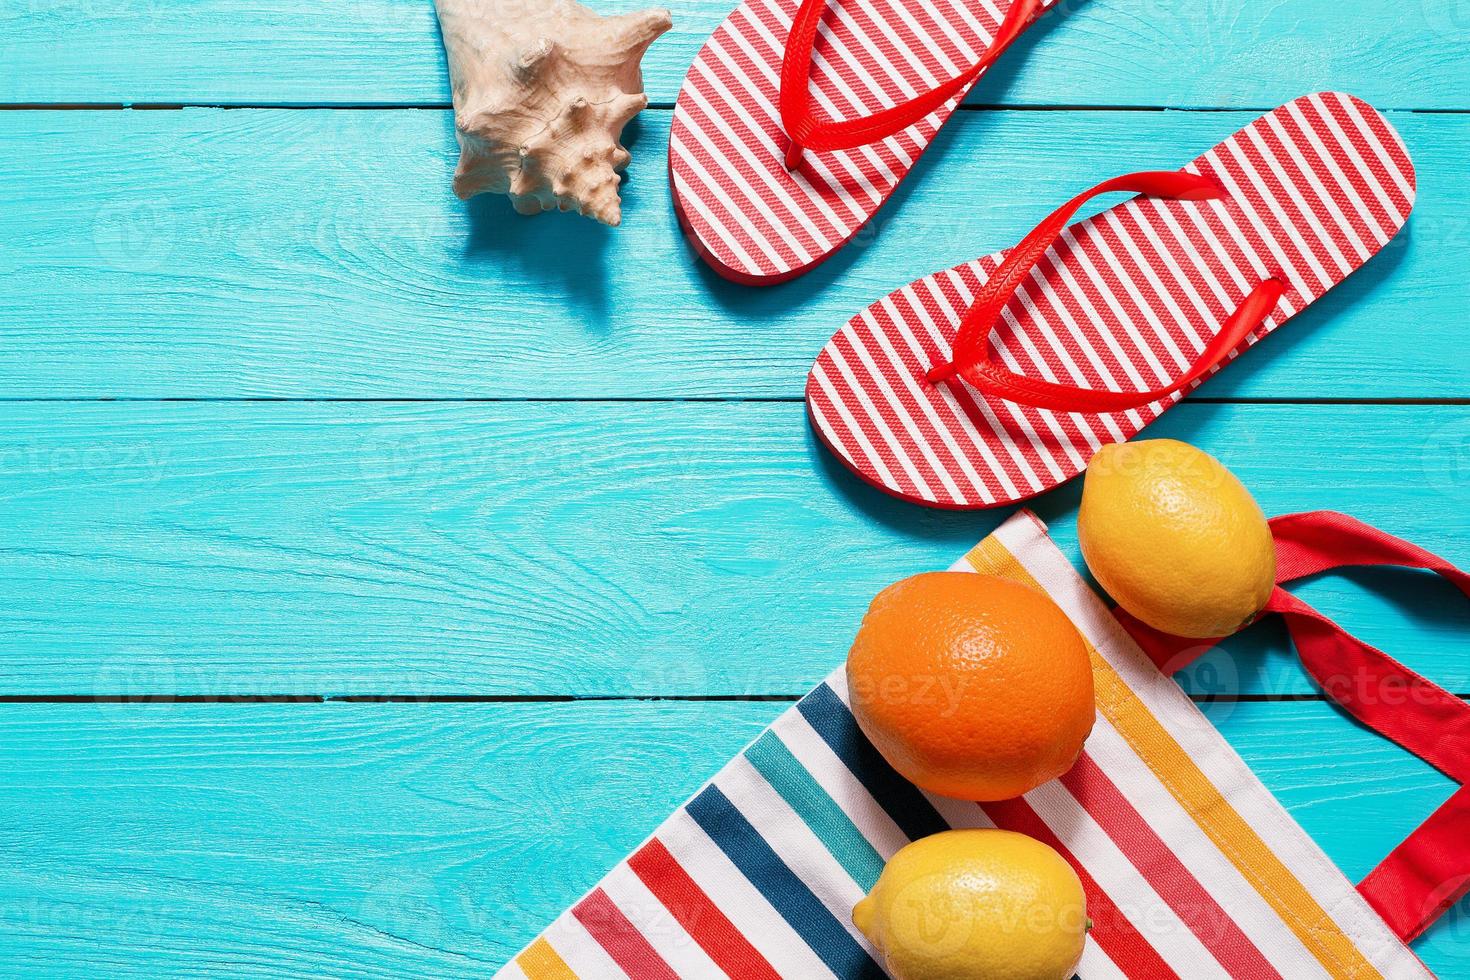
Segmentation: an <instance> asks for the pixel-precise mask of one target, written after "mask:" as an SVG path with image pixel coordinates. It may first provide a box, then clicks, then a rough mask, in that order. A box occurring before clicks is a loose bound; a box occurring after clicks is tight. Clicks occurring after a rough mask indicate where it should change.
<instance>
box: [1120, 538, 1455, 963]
mask: <svg viewBox="0 0 1470 980" xmlns="http://www.w3.org/2000/svg"><path fill="white" fill-rule="evenodd" d="M1271 533H1272V535H1273V536H1274V537H1275V539H1276V581H1277V588H1276V590H1275V592H1273V593H1272V595H1271V600H1270V602H1269V603H1268V604H1267V605H1266V611H1267V612H1276V613H1280V614H1281V615H1282V617H1283V618H1284V619H1285V620H1286V626H1287V629H1288V630H1289V631H1290V632H1291V638H1292V642H1293V643H1294V644H1295V645H1296V648H1297V653H1298V654H1299V655H1300V657H1301V660H1302V664H1303V666H1304V667H1305V668H1306V670H1307V673H1308V674H1310V675H1311V676H1312V678H1313V680H1315V681H1316V682H1317V684H1318V686H1319V687H1321V689H1322V690H1323V692H1324V693H1326V694H1327V696H1328V697H1330V698H1331V699H1332V700H1333V701H1335V702H1336V703H1337V704H1339V705H1340V706H1341V707H1342V708H1343V709H1344V710H1345V711H1347V712H1348V713H1349V714H1351V715H1352V716H1353V717H1354V718H1356V719H1357V720H1358V721H1360V722H1362V723H1363V724H1364V725H1366V726H1367V727H1368V728H1371V729H1372V730H1373V731H1375V732H1378V733H1379V734H1380V735H1383V736H1384V737H1385V738H1388V739H1390V740H1391V741H1393V742H1395V743H1396V744H1398V745H1400V746H1402V747H1404V748H1405V749H1407V750H1408V751H1410V752H1412V753H1414V755H1416V756H1418V757H1419V758H1421V759H1423V760H1424V761H1425V762H1427V763H1429V764H1430V765H1432V766H1434V767H1435V768H1436V769H1438V770H1439V771H1440V772H1442V773H1444V774H1445V775H1446V776H1449V777H1450V778H1451V779H1453V780H1455V781H1456V782H1458V783H1460V784H1461V789H1460V790H1459V791H1458V792H1456V793H1455V795H1454V796H1452V797H1450V799H1449V801H1448V802H1446V803H1445V804H1444V805H1443V806H1441V807H1440V808H1439V810H1437V811H1436V812H1435V813H1434V815H1433V816H1431V817H1430V818H1429V819H1428V820H1426V821H1425V822H1424V823H1423V824H1422V825H1421V826H1420V827H1419V828H1418V829H1417V830H1415V831H1414V833H1412V834H1411V835H1409V838H1408V839H1407V840H1405V841H1404V842H1403V844H1401V845H1399V847H1398V848H1396V849H1395V850H1394V851H1393V853H1392V854H1390V855H1389V856H1388V857H1387V858H1385V859H1384V861H1383V863H1382V864H1380V865H1379V866H1378V867H1377V868H1375V869H1374V870H1373V872H1372V873H1371V874H1369V875H1368V877H1366V878H1364V879H1363V881H1362V883H1361V884H1360V885H1359V886H1358V891H1359V892H1361V893H1362V894H1363V896H1364V898H1366V899H1367V901H1368V903H1369V904H1370V905H1372V906H1373V908H1374V909H1375V910H1377V912H1378V913H1379V914H1380V915H1381V916H1383V919H1384V921H1385V922H1387V923H1388V925H1389V926H1390V927H1392V928H1393V930H1394V932H1395V933H1397V934H1398V936H1399V937H1400V938H1401V939H1403V940H1404V941H1405V942H1408V941H1409V940H1411V939H1413V938H1414V937H1415V936H1417V935H1419V934H1420V933H1421V932H1423V931H1424V929H1425V928H1426V927H1427V926H1428V925H1429V924H1430V923H1432V922H1433V921H1434V920H1435V919H1436V918H1438V917H1439V916H1440V914H1441V913H1443V912H1444V911H1445V909H1447V908H1449V907H1450V906H1452V905H1453V904H1454V903H1455V902H1456V901H1458V900H1459V898H1460V897H1461V896H1462V895H1464V894H1465V893H1466V891H1467V890H1470V790H1467V789H1465V788H1464V786H1465V784H1466V783H1467V782H1470V704H1467V703H1466V702H1465V701H1463V700H1461V699H1460V698H1457V697H1455V696H1454V695H1453V694H1450V693H1449V692H1448V691H1446V690H1444V689H1443V688H1441V687H1439V686H1438V685H1437V684H1434V683H1432V682H1430V681H1428V680H1426V679H1425V678H1424V677H1421V676H1420V675H1419V674H1417V673H1415V672H1414V671H1412V670H1410V669H1409V668H1407V667H1405V666H1404V665H1403V664H1401V663H1399V662H1398V661H1396V660H1394V659H1393V658H1392V657H1390V656H1388V655H1387V654H1385V653H1383V652H1382V651H1381V650H1378V649H1376V648H1374V647H1372V646H1369V645H1368V644H1366V643H1364V642H1363V641H1362V640H1359V639H1358V638H1356V637H1354V636H1353V635H1352V634H1350V633H1348V632H1347V631H1345V630H1344V629H1343V628H1342V627H1341V626H1338V625H1337V624H1336V623H1334V622H1333V621H1332V620H1330V619H1328V618H1327V617H1326V616H1324V615H1322V614H1321V613H1319V612H1317V611H1316V610H1315V609H1313V608H1312V607H1311V606H1309V605H1307V604H1306V603H1305V602H1303V601H1302V600H1300V599H1298V598H1297V597H1296V596H1294V595H1292V594H1291V593H1289V592H1287V591H1286V590H1285V589H1283V588H1281V587H1280V586H1281V585H1282V584H1284V583H1287V582H1291V581H1294V580H1296V579H1299V578H1302V577H1304V576H1307V575H1315V574H1318V573H1319V572H1324V571H1330V570H1332V569H1336V568H1343V567H1350V566H1362V565H1369V566H1371V565H1400V566H1404V567H1408V568H1422V569H1427V570H1429V571H1432V572H1435V573H1437V574H1439V575H1441V576H1443V577H1444V578H1446V579H1448V580H1449V581H1450V582H1452V583H1453V584H1454V585H1455V586H1456V587H1457V588H1458V589H1459V590H1460V591H1461V592H1463V593H1464V594H1465V595H1466V596H1467V597H1470V575H1467V574H1466V573H1464V572H1462V571H1461V570H1460V569H1458V568H1456V567H1455V566H1454V565H1452V564H1450V563H1449V562H1447V561H1445V560H1444V559H1442V558H1440V557H1438V556H1436V555H1434V554H1431V553H1430V552H1428V551H1425V550H1424V549H1423V548H1420V547H1418V546H1417V545H1414V544H1410V543H1409V542H1407V541H1404V540H1402V539H1400V538H1396V537H1394V536H1393V535H1391V534H1385V533H1384V532H1383V531H1380V530H1378V529H1377V528H1375V527H1372V526H1370V525H1368V524H1364V523H1363V522H1362V521H1359V520H1356V519H1355V518H1352V517H1349V516H1347V515H1346V514H1338V513H1335V512H1333V511H1314V512H1311V513H1305V514H1287V515H1285V516H1283V517H1277V518H1273V519H1272V521H1271ZM1119 619H1120V620H1121V621H1122V622H1123V624H1124V626H1125V627H1127V629H1128V631H1129V632H1130V633H1132V634H1133V635H1134V637H1135V638H1136V639H1138V641H1139V644H1140V645H1141V646H1143V647H1144V649H1145V650H1146V651H1147V652H1148V653H1149V655H1150V656H1151V657H1152V658H1153V659H1154V661H1155V663H1158V664H1160V665H1161V666H1163V665H1165V664H1167V665H1168V666H1167V667H1164V669H1165V670H1167V671H1170V672H1172V671H1173V670H1177V669H1178V668H1180V667H1182V666H1184V664H1186V663H1188V662H1189V661H1190V660H1192V659H1193V655H1197V654H1198V653H1200V652H1203V651H1204V650H1207V649H1209V647H1210V646H1212V645H1213V642H1212V641H1210V640H1189V639H1184V638H1183V637H1177V636H1169V635H1167V634H1164V633H1160V632H1158V631H1157V630H1153V629H1150V628H1149V627H1147V626H1144V625H1143V624H1141V623H1139V622H1138V621H1137V620H1135V619H1133V618H1132V617H1130V616H1128V615H1127V614H1122V615H1120V616H1119Z"/></svg>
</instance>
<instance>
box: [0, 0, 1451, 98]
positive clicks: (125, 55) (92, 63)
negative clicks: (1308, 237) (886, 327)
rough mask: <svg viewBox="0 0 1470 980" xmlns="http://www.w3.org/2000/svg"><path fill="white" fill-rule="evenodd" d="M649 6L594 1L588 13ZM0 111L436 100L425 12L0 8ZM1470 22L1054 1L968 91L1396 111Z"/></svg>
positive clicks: (430, 20)
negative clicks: (1339, 104)
mask: <svg viewBox="0 0 1470 980" xmlns="http://www.w3.org/2000/svg"><path fill="white" fill-rule="evenodd" d="M646 5H647V4H646V3H645V2H644V0H601V2H600V3H599V4H598V5H597V6H598V9H599V10H605V11H609V12H619V11H624V10H632V9H637V8H639V7H642V6H646ZM669 6H670V7H672V8H673V11H674V30H673V31H672V32H670V33H669V34H668V35H667V36H666V37H664V38H663V39H661V40H660V41H659V42H658V43H657V44H655V45H654V46H653V48H652V49H651V50H650V51H649V53H648V56H647V57H646V58H645V60H644V66H645V67H644V73H645V85H646V87H647V90H648V92H649V94H650V97H651V98H652V99H653V100H654V101H664V102H671V101H672V100H673V99H674V97H675V95H676V94H677V92H678V89H679V85H680V83H681V82H682V81H683V78H684V73H685V71H686V70H687V69H688V66H689V63H690V61H692V60H693V58H694V54H695V52H696V51H698V50H699V47H700V45H702V44H703V43H704V40H705V38H706V37H707V35H708V34H709V33H710V32H711V31H712V30H714V28H715V26H716V25H717V24H719V22H720V21H721V20H722V19H724V17H725V15H726V14H727V13H728V12H729V10H730V9H731V8H732V7H733V6H734V3H733V2H731V0H682V2H680V3H673V4H669ZM0 26H3V29H4V32H5V37H6V42H7V43H6V47H5V49H4V54H3V61H0V69H3V70H0V101H3V102H21V103H39V102H67V103H71V102H128V103H131V102H166V103H180V102H183V103H195V104H198V103H206V104H216V103H248V104H261V103H286V104H336V103H341V104H361V103H397V104H404V103H407V104H414V105H418V104H423V103H447V102H448V100H449V84H448V80H447V78H446V74H445V68H444V54H443V51H442V50H441V47H440V43H439V33H438V29H437V26H436V24H435V22H434V14H433V10H432V7H431V5H430V4H428V3H421V2H416V0H352V2H351V3H335V4H330V5H313V4H300V3H296V2H293V0H248V2H246V0H196V2H194V3H191V4H190V5H189V12H188V16H187V17H184V16H178V15H177V11H176V9H175V8H174V7H172V6H171V5H169V4H166V3H163V2H161V0H113V2H109V3H107V4H105V5H98V4H92V3H75V2H60V0H33V2H30V3H20V4H12V5H10V7H9V8H8V9H7V10H5V11H4V12H3V13H0ZM1467 42H1470V15H1467V14H1466V13H1465V9H1464V7H1463V5H1462V4H1461V3H1458V2H1456V0H1408V2H1395V0H1355V2H1353V3H1341V2H1338V0H1255V2H1252V3H1229V4H1222V3H1220V2H1219V0H1174V2H1170V3H1148V4H1139V3H1137V2H1136V0H1080V2H1069V3H1065V4H1062V5H1061V9H1060V11H1059V12H1056V13H1053V14H1052V15H1050V16H1049V17H1047V19H1046V20H1045V21H1044V22H1043V24H1042V25H1039V26H1038V27H1036V28H1033V29H1032V31H1031V32H1030V33H1029V34H1028V36H1027V37H1026V38H1025V39H1023V41H1022V42H1021V44H1019V45H1018V50H1016V51H1013V52H1011V53H1010V54H1008V55H1007V57H1006V58H1005V60H1004V61H1003V62H1002V63H1001V65H1000V66H999V68H998V69H997V77H995V78H993V79H988V80H987V81H986V83H985V84H983V85H981V86H980V87H979V90H978V91H977V92H976V93H975V95H974V96H973V98H974V99H976V100H978V101H981V102H984V103H987V104H994V103H997V102H1006V103H1010V104H1019V105H1104V106H1110V105H1147V106H1154V105H1171V106H1182V107H1210V108H1217V107H1221V106H1250V107H1257V108H1270V107H1271V106H1274V105H1277V104H1279V103H1282V102H1285V101H1287V100H1288V99H1291V98H1294V97H1296V96H1298V95H1300V94H1302V93H1303V92H1305V91H1308V90H1310V89H1311V88H1313V87H1316V88H1323V87H1329V86H1336V87H1347V88H1349V89H1352V90H1354V91H1357V92H1358V93H1359V94H1360V95H1362V96H1363V97H1364V98H1367V99H1369V100H1371V101H1373V102H1375V103H1380V104H1382V105H1384V106H1388V107H1393V108H1410V109H1464V108H1467V107H1470V69H1467V65H1466V61H1465V58H1464V56H1463V53H1464V48H1465V45H1466V43H1467Z"/></svg>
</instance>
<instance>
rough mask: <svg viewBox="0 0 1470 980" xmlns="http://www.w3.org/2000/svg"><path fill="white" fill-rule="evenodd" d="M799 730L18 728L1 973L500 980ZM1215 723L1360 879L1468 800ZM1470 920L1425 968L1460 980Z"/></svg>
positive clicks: (44, 721)
mask: <svg viewBox="0 0 1470 980" xmlns="http://www.w3.org/2000/svg"><path fill="white" fill-rule="evenodd" d="M785 707H787V706H786V705H781V704H739V703H733V704H732V703H712V702H698V703H668V702H665V703H632V704H630V703H600V704H599V703H578V704H559V705H503V704H499V705H497V704H466V705H445V704H431V705H425V704H419V705H381V704H376V705H342V704H329V705H253V706H248V707H247V706H226V705H172V706H163V705H147V706H144V705H31V706H16V705H9V706H0V767H3V769H4V771H5V773H6V778H5V779H4V780H3V781H0V835H3V837H4V839H5V840H7V841H8V842H14V843H16V844H18V845H19V847H16V848H10V847H7V848H5V849H0V909H3V910H4V912H3V920H0V921H4V924H5V928H3V929H0V962H4V963H5V964H6V969H7V970H8V971H13V972H14V973H15V975H21V976H26V977H35V978H43V977H73V976H81V975H85V976H99V975H106V976H148V977H150V978H160V977H173V976H199V975H203V974H205V973H206V972H210V973H212V974H214V975H228V976H250V977H260V978H267V977H282V978H284V977H295V976H302V975H311V976H321V977H395V978H418V977H424V978H429V977H433V978H448V977H470V976H480V977H483V976H485V975H487V974H488V973H489V972H490V971H491V970H493V968H494V966H495V965H497V964H498V963H500V962H501V961H503V960H504V959H506V958H507V957H509V956H510V955H512V954H513V953H514V952H515V951H516V950H517V949H518V948H519V947H520V946H521V945H522V944H523V943H525V942H526V941H527V940H529V939H530V938H531V937H532V936H534V935H535V934H536V933H537V932H538V931H539V930H540V928H541V927H542V926H543V925H544V924H545V923H546V922H548V921H550V920H551V919H552V918H553V917H555V916H556V915H557V914H558V913H559V912H560V911H561V909H562V908H564V907H565V906H566V905H567V904H569V903H570V902H572V901H574V900H575V899H576V898H577V896H578V895H580V894H581V893H582V892H583V891H584V890H585V889H586V888H588V887H589V886H590V885H591V884H592V883H593V882H595V881H596V880H597V878H598V877H599V876H600V875H601V874H602V873H603V872H604V871H605V870H606V869H607V868H608V867H610V866H611V865H612V864H613V863H615V862H616V861H617V860H619V859H620V858H621V857H622V856H623V855H624V854H625V853H626V852H627V851H628V850H630V849H631V848H633V847H634V846H636V845H637V844H638V842H639V841H641V840H642V839H643V838H644V837H645V836H646V835H647V833H648V831H649V830H650V829H651V828H652V827H654V826H655V825H656V824H657V823H658V822H659V821H660V820H661V819H662V818H663V817H664V816H665V815H666V814H667V813H668V812H669V811H670V810H672V809H673V808H674V807H675V806H677V805H678V804H679V803H680V802H682V801H683V800H684V799H685V798H686V797H687V796H688V795H689V794H690V793H691V792H692V791H693V790H694V789H695V788H697V787H698V785H699V784H700V783H702V782H703V781H704V779H706V778H707V777H708V776H710V775H712V774H713V773H714V771H715V770H716V769H718V768H719V766H720V765H722V764H723V763H724V762H725V761H726V760H727V759H728V758H729V757H730V756H731V755H733V754H734V753H735V752H737V751H739V750H740V748H741V747H742V746H743V745H744V744H745V743H746V742H747V741H748V740H749V739H750V738H752V737H753V736H754V735H755V734H756V733H757V732H758V731H759V730H760V728H761V727H763V726H764V725H765V724H767V723H768V722H769V721H770V720H771V719H772V718H774V717H775V715H776V714H778V713H779V712H780V711H781V710H783V709H784V708H785ZM1216 720H1217V723H1218V724H1219V726H1220V728H1221V730H1222V731H1223V732H1224V733H1225V735H1226V737H1227V738H1229V739H1230V740H1231V741H1232V742H1233V743H1234V744H1235V745H1236V747H1237V748H1238V749H1239V750H1240V752H1241V753H1242V755H1243V756H1244V757H1245V758H1246V760H1247V762H1249V763H1250V764H1251V765H1252V766H1253V767H1254V768H1255V769H1256V771H1257V772H1258V773H1259V774H1260V776H1261V778H1262V780H1263V781H1264V782H1265V784H1266V786H1267V787H1268V788H1269V789H1271V790H1272V791H1274V792H1275V793H1276V794H1277V796H1278V798H1279V799H1280V800H1281V802H1282V803H1283V804H1284V805H1285V806H1286V807H1287V808H1288V809H1289V810H1290V811H1291V812H1292V813H1293V814H1294V815H1295V816H1296V817H1297V819H1298V820H1300V821H1301V822H1302V824H1303V826H1304V827H1305V829H1306V830H1307V831H1308V832H1309V833H1311V834H1312V835H1313V836H1314V837H1315V838H1316V840H1317V841H1318V843H1319V844H1321V846H1322V847H1323V849H1324V850H1325V851H1326V852H1327V854H1328V855H1329V856H1330V857H1331V858H1332V859H1333V860H1334V861H1336V862H1337V863H1338V865H1339V866H1340V867H1341V868H1342V869H1343V870H1344V872H1345V873H1347V874H1348V875H1349V876H1351V877H1353V878H1354V879H1356V878H1358V877H1360V876H1361V875H1362V874H1364V873H1365V872H1366V871H1367V870H1368V869H1369V868H1371V867H1372V866H1373V865H1374V864H1375V863H1376V862H1377V861H1378V860H1379V859H1380V858H1381V857H1382V856H1383V855H1384V854H1386V853H1387V852H1388V851H1389V850H1390V849H1391V848H1392V847H1393V846H1394V845H1395V844H1397V843H1398V841H1399V840H1400V839H1402V837H1403V836H1404V835H1405V834H1407V833H1408V832H1409V831H1410V830H1411V829H1412V828H1413V827H1414V826H1415V825H1416V824H1417V823H1418V821H1419V820H1421V819H1422V818H1423V817H1424V816H1426V815H1427V814H1428V813H1429V812H1430V811H1431V810H1432V809H1433V808H1434V807H1435V806H1437V805H1438V804H1439V802H1440V801H1441V800H1443V799H1444V798H1445V797H1446V796H1447V795H1448V792H1449V786H1448V783H1447V781H1446V780H1445V779H1444V778H1443V777H1441V776H1440V775H1439V774H1437V773H1435V772H1433V771H1432V770H1430V769H1428V767H1426V766H1424V765H1423V764H1421V763H1419V762H1418V761H1417V760H1415V759H1413V758H1412V757H1410V756H1407V755H1405V754H1404V753H1402V752H1400V751H1399V750H1398V749H1396V748H1395V747H1393V746H1392V745H1389V744H1388V743H1385V742H1383V741H1381V740H1379V739H1377V738H1376V737H1374V736H1372V735H1370V734H1368V733H1365V732H1362V731H1355V730H1353V729H1352V728H1351V727H1349V726H1347V725H1345V724H1343V723H1342V722H1341V721H1340V720H1338V719H1336V718H1335V717H1333V713H1332V710H1331V709H1330V708H1328V707H1326V706H1324V705H1320V704H1310V703H1298V704H1244V705H1235V706H1233V707H1232V710H1231V711H1230V713H1229V714H1228V715H1220V716H1218V717H1217V719H1216ZM653 774H657V775H653ZM1464 913H1465V910H1464V909H1463V908H1462V909H1460V910H1457V911H1456V912H1455V913H1452V917H1451V918H1450V919H1449V920H1447V921H1446V922H1445V923H1444V924H1443V925H1442V926H1440V927H1439V928H1438V929H1436V930H1435V931H1433V932H1431V933H1430V934H1429V936H1428V937H1427V938H1426V939H1424V940H1422V941H1421V942H1420V943H1419V944H1418V945H1417V946H1416V950H1417V952H1418V953H1419V954H1420V955H1421V956H1422V957H1423V958H1424V959H1425V961H1426V962H1427V963H1428V964H1429V966H1430V967H1431V968H1433V969H1436V970H1438V971H1439V972H1440V975H1442V976H1445V977H1455V976H1463V975H1465V973H1466V971H1467V970H1470V945H1467V944H1466V942H1465V941H1464V939H1465V935H1464V933H1465V921H1466V920H1465V915H1464Z"/></svg>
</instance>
